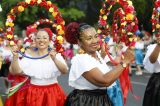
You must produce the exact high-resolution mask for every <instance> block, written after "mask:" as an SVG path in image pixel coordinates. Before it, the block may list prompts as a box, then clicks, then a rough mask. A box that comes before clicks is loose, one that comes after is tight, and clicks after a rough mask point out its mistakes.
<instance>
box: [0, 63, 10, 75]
mask: <svg viewBox="0 0 160 106" xmlns="http://www.w3.org/2000/svg"><path fill="white" fill-rule="evenodd" d="M10 64H11V63H10V62H8V63H5V64H2V67H1V70H0V77H7V76H8V73H9V66H10Z"/></svg>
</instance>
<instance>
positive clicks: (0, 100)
mask: <svg viewBox="0 0 160 106" xmlns="http://www.w3.org/2000/svg"><path fill="white" fill-rule="evenodd" d="M0 106H3V103H2V98H1V96H0Z"/></svg>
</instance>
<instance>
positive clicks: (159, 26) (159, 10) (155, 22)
mask: <svg viewBox="0 0 160 106" xmlns="http://www.w3.org/2000/svg"><path fill="white" fill-rule="evenodd" d="M159 18H160V0H157V1H156V2H155V5H154V8H153V13H152V19H151V22H152V32H153V33H154V34H155V36H156V37H159V36H160V21H159Z"/></svg>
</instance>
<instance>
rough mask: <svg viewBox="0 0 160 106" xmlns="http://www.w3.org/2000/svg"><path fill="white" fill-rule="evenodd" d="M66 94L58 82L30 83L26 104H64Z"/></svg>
mask: <svg viewBox="0 0 160 106" xmlns="http://www.w3.org/2000/svg"><path fill="white" fill-rule="evenodd" d="M65 100H66V96H65V93H64V91H63V90H62V88H61V87H60V86H59V85H58V84H57V83H56V84H52V85H45V86H38V85H32V84H31V85H30V86H29V88H28V93H27V100H26V105H25V106H64V102H65Z"/></svg>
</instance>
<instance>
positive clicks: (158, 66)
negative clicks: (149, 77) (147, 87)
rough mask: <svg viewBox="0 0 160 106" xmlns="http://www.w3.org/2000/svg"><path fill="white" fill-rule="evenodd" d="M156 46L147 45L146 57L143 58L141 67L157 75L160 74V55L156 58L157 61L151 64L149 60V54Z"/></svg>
mask: <svg viewBox="0 0 160 106" xmlns="http://www.w3.org/2000/svg"><path fill="white" fill-rule="evenodd" d="M156 45H157V44H152V45H149V46H148V47H147V52H146V55H145V57H144V60H143V65H144V68H145V69H146V70H147V71H149V72H150V73H153V72H155V73H157V72H160V55H159V56H158V59H157V61H156V62H155V63H154V64H152V63H151V62H150V60H149V56H150V55H151V53H152V52H153V50H154V49H155V47H156Z"/></svg>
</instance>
